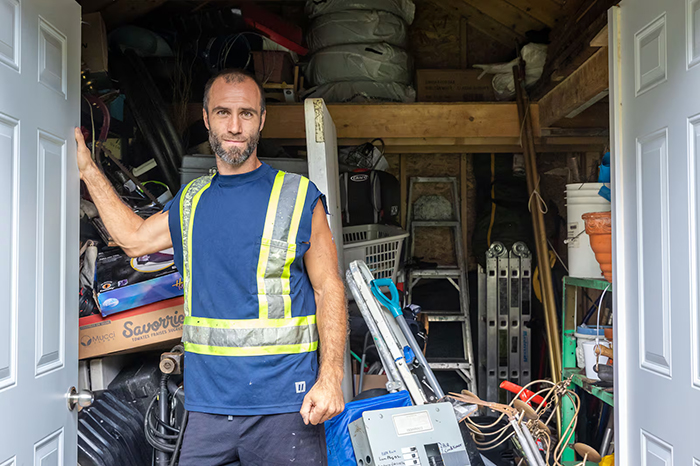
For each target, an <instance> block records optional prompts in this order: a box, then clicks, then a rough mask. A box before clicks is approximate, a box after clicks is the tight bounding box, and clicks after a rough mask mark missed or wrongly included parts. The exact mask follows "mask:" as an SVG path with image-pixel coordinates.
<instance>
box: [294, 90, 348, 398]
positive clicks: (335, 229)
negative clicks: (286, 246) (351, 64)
mask: <svg viewBox="0 0 700 466" xmlns="http://www.w3.org/2000/svg"><path fill="white" fill-rule="evenodd" d="M304 121H305V123H306V151H307V157H308V163H309V179H310V180H311V181H313V182H314V184H315V185H316V187H317V188H318V189H319V190H320V191H321V192H322V193H324V194H325V195H326V204H327V205H328V213H329V214H330V215H329V217H328V224H329V225H330V228H331V233H332V234H333V239H334V241H335V247H336V251H337V252H338V263H339V264H340V268H341V269H344V268H345V267H344V265H343V222H342V220H341V217H340V184H339V176H340V174H339V173H338V138H337V133H336V131H335V124H334V123H333V118H331V114H330V113H328V108H327V107H326V104H325V102H324V101H323V99H306V100H305V101H304ZM341 277H345V270H343V273H342V274H341ZM344 366H345V376H344V377H343V396H344V398H345V401H346V402H348V401H350V400H351V399H352V394H353V390H352V369H351V365H350V341H348V344H347V349H346V350H345V362H344Z"/></svg>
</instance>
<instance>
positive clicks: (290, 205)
mask: <svg viewBox="0 0 700 466" xmlns="http://www.w3.org/2000/svg"><path fill="white" fill-rule="evenodd" d="M302 178H303V177H302V176H301V175H297V174H294V173H285V174H284V180H283V182H282V187H281V189H280V192H279V198H278V200H277V209H276V211H275V215H274V226H273V228H272V234H271V236H270V237H269V238H267V240H269V248H268V250H269V252H268V256H267V264H266V266H265V276H264V279H263V281H264V284H265V298H264V299H265V300H266V301H267V317H268V319H282V318H284V317H285V308H286V309H287V310H288V309H289V308H290V307H291V297H290V296H289V292H288V291H287V292H285V290H284V280H283V279H282V275H283V273H284V272H285V264H286V263H287V256H288V255H289V254H291V255H292V257H295V256H296V242H294V243H289V233H290V230H291V229H292V222H293V221H294V215H293V214H294V211H295V207H297V204H298V203H299V202H301V203H302V206H303V203H304V202H305V200H306V192H307V190H306V186H308V185H307V184H306V183H304V189H300V187H301V186H302ZM300 196H303V199H300ZM296 221H297V222H300V221H301V216H299V218H298V219H296ZM295 228H296V229H297V230H298V228H299V225H295ZM294 236H295V238H296V235H294ZM264 240H265V238H264V237H263V241H264ZM287 265H289V264H287ZM287 273H290V271H289V269H288V268H287ZM287 278H289V277H287ZM288 284H289V280H287V286H289V285H288ZM285 301H287V304H286V307H285Z"/></svg>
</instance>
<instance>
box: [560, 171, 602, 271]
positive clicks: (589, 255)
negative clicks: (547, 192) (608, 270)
mask: <svg viewBox="0 0 700 466" xmlns="http://www.w3.org/2000/svg"><path fill="white" fill-rule="evenodd" d="M602 186H603V183H574V184H567V185H566V216H567V242H568V249H569V275H570V276H572V277H577V278H602V277H603V273H602V272H601V270H600V265H599V264H598V261H597V260H596V259H595V254H594V253H593V249H591V243H590V240H589V239H588V235H587V234H586V228H585V227H586V226H585V223H584V221H583V219H582V218H581V216H582V215H583V214H587V213H589V212H609V211H610V202H609V201H608V200H606V199H605V198H603V197H601V196H599V195H598V191H599V190H600V188H601V187H602Z"/></svg>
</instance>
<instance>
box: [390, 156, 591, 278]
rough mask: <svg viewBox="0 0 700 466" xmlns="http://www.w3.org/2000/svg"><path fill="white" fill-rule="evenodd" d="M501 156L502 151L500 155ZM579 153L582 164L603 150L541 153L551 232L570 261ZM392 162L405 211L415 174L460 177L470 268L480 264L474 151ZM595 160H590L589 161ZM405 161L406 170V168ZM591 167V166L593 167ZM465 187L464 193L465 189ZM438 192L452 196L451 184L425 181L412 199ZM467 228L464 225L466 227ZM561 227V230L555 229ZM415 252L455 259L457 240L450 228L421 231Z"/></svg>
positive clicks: (542, 188)
mask: <svg viewBox="0 0 700 466" xmlns="http://www.w3.org/2000/svg"><path fill="white" fill-rule="evenodd" d="M496 156H497V157H498V155H496ZM572 156H573V157H575V159H576V160H577V163H579V164H580V166H581V167H585V166H586V159H587V158H588V159H592V160H595V159H597V157H598V156H599V154H582V153H581V154H579V153H573V154H571V153H551V154H538V168H539V171H540V176H541V182H540V191H541V193H542V196H543V198H544V199H546V200H547V207H548V209H549V213H548V215H547V216H546V219H547V226H548V231H549V234H550V235H552V234H555V235H556V236H558V238H557V241H556V243H557V244H556V246H555V247H556V249H557V252H558V253H559V254H560V256H561V257H562V260H564V261H565V262H566V260H567V255H566V246H565V245H564V243H563V240H564V238H565V237H566V231H565V224H566V201H565V196H564V193H565V189H566V183H567V182H569V181H570V174H569V168H568V164H569V163H570V162H569V158H570V157H572ZM386 158H387V161H388V162H389V169H388V171H389V172H390V173H392V174H393V175H394V176H396V178H398V179H399V180H400V181H401V182H402V184H403V189H402V193H403V197H402V201H403V203H402V206H401V208H402V212H404V218H405V212H406V206H407V202H408V199H407V191H408V180H409V178H410V177H412V176H443V177H444V176H454V177H457V178H458V180H460V183H459V192H460V198H461V199H466V203H465V208H463V209H462V211H463V212H464V211H465V210H466V215H464V217H465V219H466V221H465V222H463V225H464V226H466V247H465V251H466V254H467V263H468V264H469V268H470V270H474V269H475V268H476V258H475V257H474V256H473V254H472V247H471V238H472V234H473V232H474V228H475V223H476V211H477V206H476V204H475V202H476V179H475V177H474V169H473V155H472V154H387V155H386ZM592 164H593V163H592V162H590V161H589V163H588V165H589V166H590V165H592ZM402 165H403V170H402ZM589 168H590V167H589ZM463 189H464V194H462V190H463ZM428 194H437V195H442V196H444V197H445V198H446V199H448V200H450V201H451V200H452V195H451V193H450V189H449V187H448V186H444V185H432V186H430V185H423V186H421V187H420V190H417V192H416V193H415V194H414V196H413V199H412V202H415V200H416V199H418V198H419V197H420V196H421V195H428ZM460 202H461V201H460ZM463 228H464V227H463ZM555 229H557V230H558V231H555ZM415 242H416V243H415V255H416V256H417V257H421V258H422V259H423V260H425V261H430V262H438V263H440V264H446V265H447V264H451V263H454V259H453V258H454V241H453V238H452V234H451V232H450V231H449V230H448V229H442V230H441V229H434V230H431V231H426V232H422V233H417V234H416V237H415Z"/></svg>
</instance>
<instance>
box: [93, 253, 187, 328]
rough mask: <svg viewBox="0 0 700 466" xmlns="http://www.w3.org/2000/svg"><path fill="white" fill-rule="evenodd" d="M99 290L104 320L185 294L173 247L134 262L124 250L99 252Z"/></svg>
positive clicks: (97, 265) (96, 284)
mask: <svg viewBox="0 0 700 466" xmlns="http://www.w3.org/2000/svg"><path fill="white" fill-rule="evenodd" d="M95 290H96V291H97V304H98V306H99V308H100V312H101V313H102V316H103V317H107V316H109V315H112V314H115V313H117V312H122V311H126V310H129V309H134V308H137V307H139V306H145V305H146V304H151V303H155V302H158V301H163V300H165V299H170V298H175V297H177V296H182V294H183V290H182V277H181V276H180V274H179V273H178V271H177V268H176V267H175V263H174V261H173V250H172V248H170V249H166V250H164V251H160V252H157V253H155V254H147V255H145V256H141V257H136V258H133V259H132V258H130V257H129V256H127V255H126V254H124V252H123V251H122V250H121V249H116V250H112V251H110V252H107V253H104V252H101V253H99V254H98V255H97V262H96V264H95Z"/></svg>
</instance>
